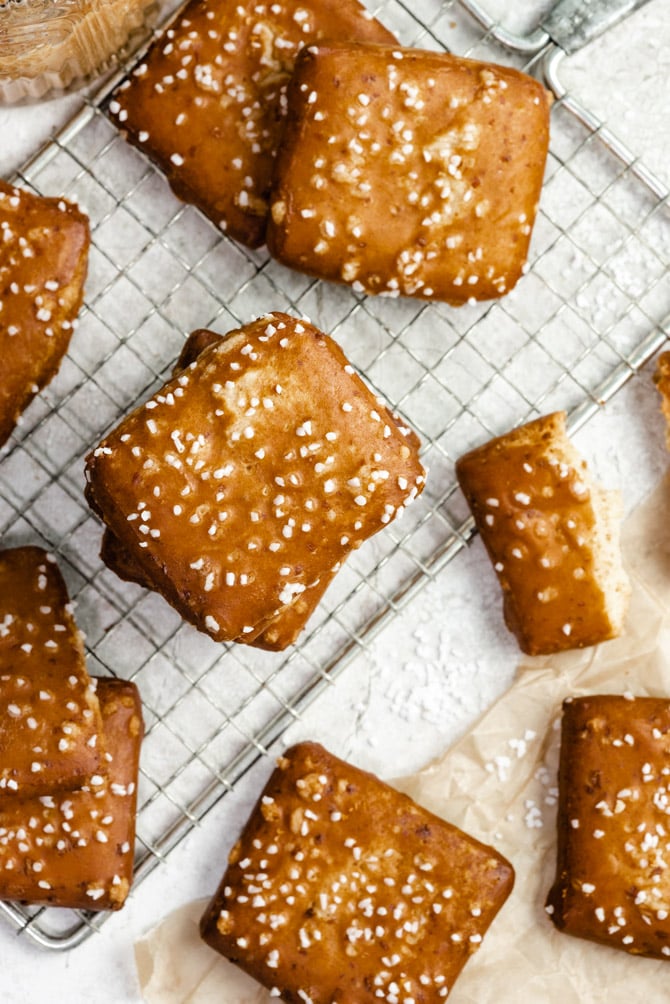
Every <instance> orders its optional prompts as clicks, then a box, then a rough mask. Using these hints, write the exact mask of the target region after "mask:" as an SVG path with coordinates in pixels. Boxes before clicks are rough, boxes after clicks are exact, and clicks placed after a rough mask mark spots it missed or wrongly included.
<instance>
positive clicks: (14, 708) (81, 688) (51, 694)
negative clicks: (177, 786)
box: [0, 547, 104, 804]
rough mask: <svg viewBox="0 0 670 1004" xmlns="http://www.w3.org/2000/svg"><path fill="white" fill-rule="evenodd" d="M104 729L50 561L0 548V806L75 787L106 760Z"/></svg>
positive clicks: (43, 555) (37, 552) (38, 553)
mask: <svg viewBox="0 0 670 1004" xmlns="http://www.w3.org/2000/svg"><path fill="white" fill-rule="evenodd" d="M101 732H102V720H101V718H100V707H99V703H98V698H97V696H96V694H95V687H94V684H93V683H92V681H91V679H90V678H89V675H88V673H87V671H86V663H85V659H84V647H83V643H82V637H81V632H80V631H79V630H78V628H77V626H76V624H75V622H74V619H73V617H72V609H71V607H70V604H69V602H68V596H67V590H66V587H65V583H64V581H63V578H62V576H61V574H60V572H59V570H58V567H57V566H56V563H55V559H54V558H53V556H51V555H50V554H48V553H47V552H45V551H43V550H42V549H41V548H39V547H17V548H12V549H10V550H6V551H0V804H5V803H6V802H7V801H8V800H9V799H11V800H16V799H17V798H20V799H23V798H29V797H33V796H35V795H41V794H51V793H52V792H55V791H59V790H63V791H65V790H68V789H72V788H78V787H79V786H80V785H81V784H83V783H84V782H85V781H86V780H87V779H88V778H89V777H91V776H92V775H94V774H95V773H96V772H98V770H99V768H100V766H101V763H102V762H103V753H104V743H103V738H102V734H101Z"/></svg>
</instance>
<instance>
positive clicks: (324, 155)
mask: <svg viewBox="0 0 670 1004" xmlns="http://www.w3.org/2000/svg"><path fill="white" fill-rule="evenodd" d="M286 123H287V124H286V129H285V131H284V135H283V137H282V142H281V145H280V150H279V154H278V157H277V163H276V168H275V176H274V185H273V191H272V209H271V219H270V223H269V226H268V235H267V241H268V248H269V250H270V252H271V254H273V255H274V256H275V258H277V259H279V261H280V262H282V263H283V264H284V265H288V266H291V267H293V268H296V269H299V270H300V271H303V272H307V273H309V274H310V275H314V276H318V277H319V278H321V279H330V280H332V281H335V282H344V283H348V284H350V285H352V286H353V287H354V289H356V290H358V291H360V292H365V293H383V294H385V295H387V296H398V295H401V296H417V297H422V298H424V299H430V300H432V299H435V300H446V301H447V302H448V303H452V304H454V305H459V304H463V303H465V302H467V301H469V300H471V299H475V300H486V299H490V298H492V297H499V296H502V295H503V294H504V293H507V292H509V290H511V289H512V287H513V286H514V285H515V283H516V282H517V280H518V279H519V277H520V275H521V274H522V271H523V269H524V267H525V263H526V258H527V254H528V245H529V242H530V235H531V230H532V227H533V223H534V220H535V214H536V211H537V207H538V202H539V198H540V189H541V186H542V177H543V172H544V164H545V159H546V155H547V146H548V138H549V99H548V96H547V93H546V91H545V90H544V88H543V87H542V86H541V84H539V83H538V82H537V81H536V80H533V79H532V78H531V77H529V76H527V75H526V74H523V73H520V72H519V71H517V70H513V69H510V68H508V67H501V66H495V65H493V64H489V63H480V62H477V61H474V60H469V59H459V58H457V57H455V56H451V55H448V54H446V53H439V52H424V51H421V50H418V49H402V48H399V47H393V46H388V45H369V44H358V43H356V42H355V41H353V40H352V41H351V42H350V43H349V44H346V43H337V42H324V43H323V44H320V45H318V46H313V45H310V46H309V47H308V48H307V49H304V50H303V51H302V52H301V54H300V56H299V57H298V60H297V62H296V69H295V74H294V76H293V78H292V81H291V84H290V86H289V90H288V111H287V117H286Z"/></svg>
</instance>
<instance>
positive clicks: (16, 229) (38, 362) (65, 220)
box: [0, 180, 90, 446]
mask: <svg viewBox="0 0 670 1004" xmlns="http://www.w3.org/2000/svg"><path fill="white" fill-rule="evenodd" d="M89 243H90V237H89V225H88V219H87V217H86V216H84V214H83V213H81V212H80V211H79V210H78V209H77V208H76V207H75V206H73V205H72V204H71V203H69V202H66V201H65V200H63V199H43V198H41V197H40V196H37V195H32V194H31V193H30V192H27V191H25V190H23V189H20V188H13V187H12V186H11V185H8V184H6V182H4V181H1V180H0V249H1V252H0V352H1V354H2V380H1V381H0V446H1V445H2V444H3V443H4V442H6V440H7V439H8V438H9V436H10V435H11V433H12V430H13V429H14V426H15V425H16V423H17V421H18V419H19V416H20V415H21V413H22V412H23V411H24V410H25V409H26V408H27V406H28V405H29V404H30V402H31V401H32V399H33V398H34V397H35V395H36V394H37V393H38V392H39V391H40V390H41V389H42V388H43V387H45V386H46V384H48V383H49V381H50V380H51V379H52V378H53V377H54V376H55V374H56V373H57V372H58V368H59V366H60V363H61V360H62V358H63V356H64V355H65V353H66V351H67V347H68V345H69V343H70V336H71V334H72V328H73V325H74V322H75V319H76V317H77V314H78V313H79V308H80V307H81V303H82V299H83V295H84V280H85V278H86V269H87V265H88V248H89Z"/></svg>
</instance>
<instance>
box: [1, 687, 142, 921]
mask: <svg viewBox="0 0 670 1004" xmlns="http://www.w3.org/2000/svg"><path fill="white" fill-rule="evenodd" d="M95 682H96V683H97V685H98V686H97V691H98V695H99V698H100V707H101V710H102V720H103V731H104V741H105V748H106V751H107V752H106V754H105V763H104V767H103V768H102V771H101V773H100V774H97V775H93V777H92V778H91V779H90V781H89V783H88V784H87V785H86V786H84V787H83V788H81V789H79V790H77V791H70V792H57V793H54V794H51V795H43V796H42V797H40V798H33V799H29V800H27V801H22V802H15V803H13V804H11V805H5V806H3V807H2V809H0V834H1V837H0V899H12V900H23V901H24V902H26V903H41V904H43V905H45V906H61V907H70V908H72V909H85V910H119V909H120V908H121V907H122V906H123V904H124V902H125V900H126V897H127V895H128V892H129V890H130V885H131V882H132V877H133V857H134V847H135V810H136V803H137V772H138V766H139V754H140V745H141V742H142V735H143V731H144V726H143V722H142V710H141V705H140V698H139V694H138V692H137V688H136V686H135V684H134V683H126V682H125V681H123V680H113V679H99V680H96V681H95Z"/></svg>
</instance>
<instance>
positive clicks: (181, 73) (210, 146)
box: [109, 0, 395, 247]
mask: <svg viewBox="0 0 670 1004" xmlns="http://www.w3.org/2000/svg"><path fill="white" fill-rule="evenodd" d="M322 38H341V39H349V38H359V39H362V40H368V41H372V42H389V43H393V42H394V41H395V39H394V36H393V35H392V34H391V32H389V31H387V30H386V29H385V28H384V27H382V25H381V24H380V23H379V22H378V21H376V20H375V19H374V18H373V17H372V16H371V15H370V14H368V13H367V11H366V10H365V8H364V7H363V6H362V5H361V4H360V3H359V2H358V0H301V2H300V3H298V4H296V3H290V2H287V0H281V2H276V3H262V4H259V3H258V2H257V0H241V2H237V3H225V2H222V0H193V2H192V3H190V4H189V5H188V6H187V7H186V9H185V11H184V12H183V14H181V15H180V17H179V18H178V19H177V21H176V22H175V23H174V24H173V25H172V26H171V27H170V28H169V29H168V30H167V32H166V33H165V34H164V35H163V36H162V37H161V38H159V39H158V40H157V41H156V42H155V43H154V44H153V46H152V47H151V49H150V50H149V52H148V54H147V55H146V57H145V58H144V60H143V62H142V63H141V65H140V66H139V67H138V68H137V69H136V70H135V71H134V73H133V74H132V76H131V77H130V78H129V79H128V80H127V81H126V82H125V83H124V84H122V85H121V87H120V88H119V90H118V91H117V92H116V94H115V96H114V100H113V101H112V102H111V104H110V107H109V110H110V113H111V116H112V118H113V119H114V121H115V122H116V123H117V124H118V125H119V127H120V128H121V129H122V130H123V132H124V133H125V134H126V135H127V137H128V139H129V140H130V141H131V142H132V143H134V144H135V145H136V146H138V147H139V148H140V149H141V150H143V151H144V152H145V153H146V154H147V155H148V156H149V157H151V158H152V160H154V161H155V162H156V163H157V164H158V166H159V167H160V168H161V170H162V171H163V172H164V173H165V175H166V177H167V179H168V181H169V183H170V185H171V186H172V188H173V190H174V192H175V194H176V195H177V196H179V198H180V199H183V200H184V201H185V202H192V203H194V204H195V205H196V206H198V208H199V209H201V210H202V212H203V213H205V215H206V216H208V217H209V218H210V219H211V220H212V221H213V222H214V223H215V224H216V225H217V226H219V227H221V229H222V230H225V231H226V232H227V233H228V235H229V236H230V237H233V238H234V239H235V240H237V241H240V242H241V243H242V244H248V245H249V246H250V247H257V246H259V245H260V244H263V242H264V240H265V228H266V223H267V215H268V196H269V192H270V183H271V177H272V169H273V165H274V158H275V155H276V148H277V142H278V140H279V136H280V134H281V130H282V127H283V122H284V116H285V113H286V85H287V83H288V80H289V78H290V75H291V73H292V72H293V66H294V63H295V59H296V56H297V54H298V52H299V51H300V49H301V48H302V47H303V46H304V45H309V44H311V43H313V42H316V41H318V40H320V39H322Z"/></svg>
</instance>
